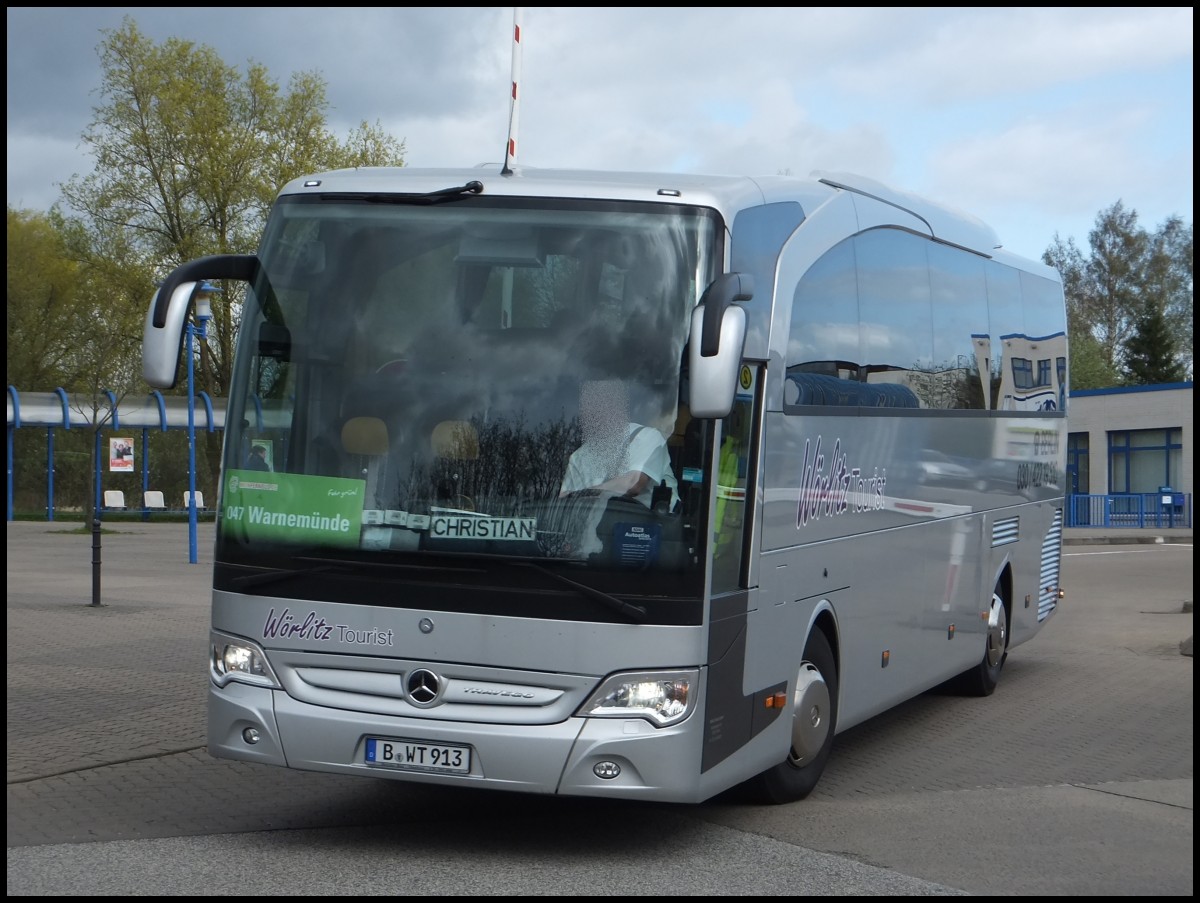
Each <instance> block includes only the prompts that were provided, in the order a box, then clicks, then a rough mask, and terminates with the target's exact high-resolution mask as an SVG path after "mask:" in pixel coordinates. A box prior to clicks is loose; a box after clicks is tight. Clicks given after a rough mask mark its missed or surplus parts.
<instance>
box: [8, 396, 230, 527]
mask: <svg viewBox="0 0 1200 903" xmlns="http://www.w3.org/2000/svg"><path fill="white" fill-rule="evenodd" d="M194 403H195V404H194V408H193V412H194V413H193V417H194V429H195V431H196V432H197V433H199V432H201V431H207V432H210V433H211V432H215V431H217V430H223V429H224V428H225V400H224V399H220V398H218V399H214V398H211V397H210V396H209V395H208V394H207V393H206V392H198V393H197V394H196V395H195V397H194ZM22 427H41V428H44V429H45V430H46V449H47V451H46V472H47V480H46V516H47V518H48V519H49V520H54V434H55V431H56V430H71V429H81V430H87V431H90V432H92V433H93V435H94V437H95V448H94V454H93V461H94V462H95V493H96V496H95V506H96V510H98V511H99V510H103V509H104V507H105V506H104V504H103V489H102V480H103V467H104V464H105V463H106V462H108V461H109V456H108V455H105V454H102V451H103V446H102V444H101V443H102V441H103V434H104V433H110V434H113V435H116V434H119V433H121V432H133V431H139V432H140V434H141V454H140V455H138V454H133V455H131V456H130V457H131V458H132V459H133V460H139V459H140V462H141V463H140V474H141V486H142V495H143V498H144V496H145V493H146V492H147V491H148V490H149V489H150V454H149V452H150V433H151V432H154V431H159V432H167V431H168V430H186V429H188V399H187V398H186V397H184V396H178V395H172V396H164V395H163V394H162V393H161V392H159V391H157V390H153V391H151V392H150V393H149V394H148V395H138V396H129V395H126V396H124V397H123V398H120V399H118V398H117V396H116V394H115V393H113V392H111V391H105V392H102V393H100V395H99V396H97V397H96V398H93V397H92V396H90V395H81V394H77V393H75V394H72V393H68V392H66V391H65V390H63V389H61V388H58V389H55V390H54V391H52V392H26V393H21V392H19V391H18V390H17V388H16V387H15V386H9V387H8V520H10V521H11V520H12V519H13V497H14V490H15V486H14V481H13V471H14V463H15V462H14V455H15V451H16V450H15V444H14V438H15V433H16V430H18V429H21V428H22ZM130 451H133V450H132V449H129V450H124V449H121V448H119V447H118V448H116V450H115V451H114V456H113V457H114V458H118V457H119V456H120V455H121V454H122V453H125V454H127V453H128V452H130ZM131 464H132V461H131Z"/></svg>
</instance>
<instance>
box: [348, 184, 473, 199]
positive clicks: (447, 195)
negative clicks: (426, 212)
mask: <svg viewBox="0 0 1200 903" xmlns="http://www.w3.org/2000/svg"><path fill="white" fill-rule="evenodd" d="M476 194H483V183H482V182H480V181H479V180H478V179H473V180H471V181H470V182H468V183H467V184H465V185H455V186H453V187H452V188H439V189H438V190H437V191H426V192H423V193H422V194H384V193H383V192H379V191H372V192H369V193H368V192H354V191H348V192H345V193H344V194H343V193H342V192H338V194H337V195H336V196H337V197H338V198H347V199H349V200H353V201H367V202H368V203H371V204H440V203H442V202H444V201H457V200H461V199H462V198H464V197H468V196H471V195H476Z"/></svg>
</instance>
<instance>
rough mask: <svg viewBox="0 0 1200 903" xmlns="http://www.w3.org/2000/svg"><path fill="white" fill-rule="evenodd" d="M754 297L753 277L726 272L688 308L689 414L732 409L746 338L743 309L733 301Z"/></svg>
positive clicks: (717, 413) (704, 414) (705, 414)
mask: <svg viewBox="0 0 1200 903" xmlns="http://www.w3.org/2000/svg"><path fill="white" fill-rule="evenodd" d="M753 296H754V280H753V278H752V277H751V276H749V275H747V274H745V273H726V274H725V275H723V276H719V277H718V278H717V279H715V280H713V283H712V284H711V285H710V286H709V287H708V288H707V289H705V291H704V295H703V296H702V297H701V298H700V303H699V304H698V305H697V306H696V308H695V309H694V310H693V311H692V331H691V336H690V337H689V340H688V396H689V397H688V407H689V408H691V411H692V416H693V417H715V418H721V417H726V416H728V415H729V412H730V410H731V409H732V408H733V396H734V392H735V391H736V389H737V374H738V365H739V364H741V362H742V346H743V344H744V343H745V340H746V312H745V311H744V310H743V309H742V308H740V307H738V306H736V305H735V304H734V302H735V301H748V300H750V298H752V297H753Z"/></svg>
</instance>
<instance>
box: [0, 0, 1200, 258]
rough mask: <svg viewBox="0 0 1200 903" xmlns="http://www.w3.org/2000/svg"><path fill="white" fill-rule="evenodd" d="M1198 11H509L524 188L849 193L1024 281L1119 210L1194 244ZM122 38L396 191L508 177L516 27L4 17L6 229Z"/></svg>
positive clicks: (54, 182) (424, 12) (62, 152)
mask: <svg viewBox="0 0 1200 903" xmlns="http://www.w3.org/2000/svg"><path fill="white" fill-rule="evenodd" d="M1192 14H1193V11H1192V8H1191V7H1145V8H1134V7H1117V8H1101V7H1076V8H1065V7H1052V8H1046V9H1035V8H1032V7H982V8H972V9H968V8H962V7H951V8H930V7H916V8H907V9H904V8H901V9H890V8H888V9H885V8H881V7H853V8H844V9H835V8H828V7H797V8H782V9H770V8H766V7H708V8H686V7H685V8H683V9H674V8H666V7H642V8H599V7H572V8H567V7H524V8H522V11H521V20H522V41H521V46H522V53H521V57H520V60H521V66H520V70H521V74H520V79H519V83H520V96H521V104H520V116H519V122H518V130H517V140H518V145H517V148H518V149H517V163H518V164H524V165H528V166H547V167H571V168H574V167H585V168H602V169H632V170H650V171H663V172H682V171H695V172H703V173H725V174H744V175H764V174H766V175H770V174H775V173H781V172H790V173H792V174H793V175H799V176H807V175H808V174H810V173H811V172H812V171H814V170H836V171H848V172H855V173H859V174H862V175H866V176H870V177H871V178H874V179H878V180H880V181H883V182H887V183H889V184H891V185H893V186H894V187H896V188H900V189H904V190H907V191H913V192H917V193H919V194H924V195H927V196H929V197H931V198H933V199H935V200H939V201H942V202H943V203H946V204H949V205H950V206H953V207H958V208H960V209H963V210H966V211H969V212H971V213H973V214H975V215H977V216H979V217H980V218H982V219H983V220H985V221H986V222H987V223H989V224H990V225H991V226H993V227H994V228H995V229H996V230H997V232H998V233H999V235H1000V238H1001V240H1002V241H1003V242H1004V244H1005V246H1006V247H1008V248H1009V249H1010V250H1012V251H1015V252H1016V253H1019V254H1024V255H1026V256H1030V257H1040V255H1041V253H1042V252H1043V251H1044V250H1045V249H1046V248H1047V247H1048V246H1049V245H1050V244H1051V243H1052V241H1053V239H1054V237H1055V235H1058V236H1060V237H1062V238H1064V239H1065V238H1068V237H1071V238H1074V239H1075V241H1076V242H1077V243H1078V244H1079V245H1080V246H1081V247H1082V248H1085V249H1086V247H1087V233H1088V230H1089V229H1090V228H1091V227H1092V225H1093V224H1094V222H1095V219H1096V215H1097V213H1099V212H1100V211H1101V210H1103V209H1106V208H1108V207H1109V206H1111V205H1112V204H1113V203H1115V202H1117V201H1121V202H1122V203H1124V205H1125V206H1126V207H1127V208H1132V209H1133V210H1135V211H1136V212H1137V214H1138V219H1139V223H1140V224H1141V225H1142V226H1143V227H1144V228H1147V229H1153V228H1156V227H1157V226H1159V225H1160V224H1161V223H1162V222H1163V221H1164V220H1165V219H1166V218H1167V217H1169V216H1172V215H1178V216H1180V217H1182V218H1183V219H1184V220H1185V221H1186V222H1188V223H1190V222H1191V221H1192ZM125 16H129V17H131V18H132V19H133V20H134V21H135V22H136V23H137V26H138V28H139V29H140V30H141V31H142V32H143V33H144V34H146V35H147V36H149V37H150V38H152V39H153V40H155V41H162V40H164V39H166V38H168V37H181V38H186V39H189V40H192V41H195V42H196V43H197V44H204V45H208V46H210V47H212V48H213V49H215V50H216V51H217V53H218V54H219V55H220V56H221V58H222V59H223V60H224V61H225V62H226V63H227V64H229V65H233V66H237V67H239V68H242V69H243V70H244V67H245V65H246V63H247V62H250V61H253V62H256V63H261V64H263V65H265V66H266V67H267V69H268V71H269V73H270V74H271V76H272V78H273V79H274V80H275V81H277V82H278V83H279V84H281V85H286V84H287V81H288V78H289V77H290V76H291V75H292V73H294V72H298V71H316V72H318V73H319V74H320V75H321V76H322V77H323V78H324V79H325V80H326V82H327V84H328V96H329V100H330V109H329V110H328V122H329V126H330V128H331V129H332V130H333V131H334V132H335V133H336V134H338V135H339V136H342V137H344V136H345V135H346V134H347V133H348V132H349V130H350V129H351V128H352V127H353V126H355V125H357V124H358V123H360V122H362V121H364V120H365V121H368V122H370V123H376V122H378V123H379V124H380V125H382V127H383V128H384V129H386V130H387V131H388V132H390V133H391V134H393V135H394V136H396V137H397V138H399V139H402V140H403V141H404V142H405V145H406V148H407V154H406V160H407V163H408V165H410V166H447V165H449V166H457V165H463V166H474V165H475V164H478V163H481V162H500V161H501V160H502V159H503V151H504V142H505V139H506V137H507V120H508V113H509V100H508V98H509V82H510V78H511V74H512V65H511V64H512V25H513V7H452V8H445V9H434V8H429V7H401V8H380V9H373V8H366V7H284V8H282V9H276V8H267V7H239V8H233V7H203V8H202V7H170V8H168V7H149V6H143V7H45V8H33V7H11V6H10V7H8V204H9V206H10V207H15V208H25V209H38V210H44V209H48V208H49V207H50V205H51V204H52V203H54V202H55V201H56V200H57V199H58V197H59V188H58V186H59V184H60V183H62V182H65V181H66V180H67V179H69V178H70V177H71V176H72V175H74V174H76V173H80V174H82V173H86V172H88V171H90V169H91V165H92V164H91V160H90V158H89V157H88V156H86V155H85V154H84V153H83V151H82V148H81V145H80V142H79V137H80V134H81V133H82V132H83V130H84V129H85V128H86V126H87V125H88V123H89V121H90V118H91V114H92V108H93V106H95V105H96V104H97V103H98V102H99V97H98V95H97V94H96V89H97V88H98V87H99V84H100V64H99V58H98V54H97V48H98V46H99V44H100V42H101V40H103V37H104V35H103V31H104V30H105V29H115V28H118V27H119V26H120V25H121V22H122V19H123V18H124V17H125Z"/></svg>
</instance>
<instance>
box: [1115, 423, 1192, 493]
mask: <svg viewBox="0 0 1200 903" xmlns="http://www.w3.org/2000/svg"><path fill="white" fill-rule="evenodd" d="M1181 438H1182V430H1181V429H1180V428H1179V427H1171V428H1168V429H1161V430H1125V431H1120V432H1112V433H1109V434H1108V491H1109V492H1110V493H1128V492H1158V490H1159V489H1160V488H1161V487H1163V486H1172V487H1175V486H1179V485H1180V468H1181V463H1182V459H1183V445H1182V442H1181Z"/></svg>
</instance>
